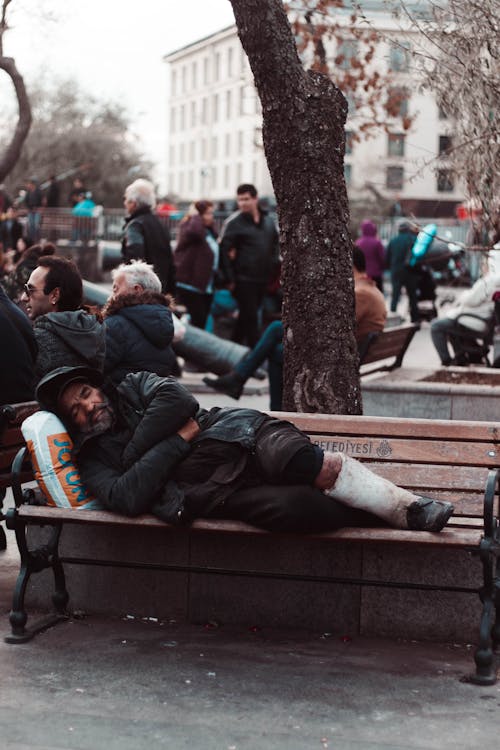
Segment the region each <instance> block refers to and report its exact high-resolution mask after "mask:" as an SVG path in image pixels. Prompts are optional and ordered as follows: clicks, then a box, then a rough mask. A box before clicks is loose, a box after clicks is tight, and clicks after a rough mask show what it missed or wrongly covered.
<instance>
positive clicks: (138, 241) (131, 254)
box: [122, 179, 175, 294]
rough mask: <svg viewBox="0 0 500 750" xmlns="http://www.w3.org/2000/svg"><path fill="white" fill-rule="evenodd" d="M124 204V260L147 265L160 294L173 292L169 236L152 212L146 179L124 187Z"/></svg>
mask: <svg viewBox="0 0 500 750" xmlns="http://www.w3.org/2000/svg"><path fill="white" fill-rule="evenodd" d="M123 202H124V205H125V208H126V210H127V216H126V218H125V229H124V234H123V239H122V256H123V260H124V261H125V262H126V263H128V262H130V261H131V260H133V259H137V260H144V261H146V262H147V263H150V264H151V265H152V266H153V268H154V270H155V272H156V273H157V274H158V276H159V278H160V281H161V287H162V292H163V293H169V294H174V293H175V267H174V262H173V258H172V250H171V247H170V233H169V231H168V229H167V227H165V226H164V225H163V224H162V223H161V222H160V220H159V219H158V217H157V216H155V214H154V213H153V210H154V208H155V206H156V198H155V191H154V187H153V184H152V183H151V182H149V180H143V179H138V180H134V182H132V183H131V184H130V185H128V187H127V188H125V195H124V197H123Z"/></svg>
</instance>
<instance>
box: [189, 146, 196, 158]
mask: <svg viewBox="0 0 500 750" xmlns="http://www.w3.org/2000/svg"><path fill="white" fill-rule="evenodd" d="M195 149H196V143H195V142H194V141H191V142H190V144H189V161H190V162H193V161H194V157H195V153H196V152H195Z"/></svg>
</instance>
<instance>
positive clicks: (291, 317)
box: [231, 0, 361, 414]
mask: <svg viewBox="0 0 500 750" xmlns="http://www.w3.org/2000/svg"><path fill="white" fill-rule="evenodd" d="M231 3H232V6H233V10H234V15H235V19H236V24H237V27H238V33H239V37H240V39H241V43H242V45H243V47H244V49H245V52H246V54H247V55H248V59H249V61H250V66H251V68H252V72H253V75H254V78H255V84H256V87H257V91H258V94H259V97H260V100H261V104H262V112H263V139H264V148H265V153H266V157H267V163H268V166H269V171H270V174H271V179H272V181H273V187H274V191H275V195H276V200H277V204H278V216H279V224H280V243H281V252H282V257H283V270H282V283H283V289H284V305H283V323H284V345H285V365H284V399H283V401H284V402H283V408H284V409H286V410H288V411H304V412H323V413H330V414H359V413H361V389H360V382H359V368H358V354H357V347H356V341H355V338H354V320H355V318H354V288H353V279H352V243H351V239H350V236H349V208H348V201H347V191H346V187H345V182H344V152H345V133H344V125H345V120H346V116H347V104H346V101H345V97H344V96H343V94H342V92H341V91H340V90H339V89H338V88H337V87H336V86H335V84H333V83H332V82H331V81H330V80H329V79H328V78H327V77H326V76H325V75H323V74H321V73H317V72H313V71H307V72H306V71H305V70H304V68H303V66H302V63H301V61H300V59H299V57H298V53H297V48H296V45H295V41H294V38H293V34H292V31H291V28H290V25H289V23H288V19H287V16H286V13H285V10H284V8H283V4H282V2H281V0H231Z"/></svg>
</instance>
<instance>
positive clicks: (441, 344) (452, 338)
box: [431, 318, 479, 365]
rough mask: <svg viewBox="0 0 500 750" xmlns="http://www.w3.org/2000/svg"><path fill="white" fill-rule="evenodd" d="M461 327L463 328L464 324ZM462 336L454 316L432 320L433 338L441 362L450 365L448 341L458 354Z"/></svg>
mask: <svg viewBox="0 0 500 750" xmlns="http://www.w3.org/2000/svg"><path fill="white" fill-rule="evenodd" d="M460 327H461V328H463V327H464V326H460ZM478 335H479V334H478ZM460 338H461V336H460V329H459V327H458V325H457V323H456V321H455V320H453V319H452V318H438V319H436V320H433V321H432V323H431V339H432V343H433V344H434V347H435V349H436V351H437V353H438V354H439V358H440V360H441V364H443V365H449V364H450V362H451V356H450V350H449V348H448V341H449V342H450V344H451V345H452V347H453V349H454V352H455V354H456V352H457V351H458V349H459V342H460Z"/></svg>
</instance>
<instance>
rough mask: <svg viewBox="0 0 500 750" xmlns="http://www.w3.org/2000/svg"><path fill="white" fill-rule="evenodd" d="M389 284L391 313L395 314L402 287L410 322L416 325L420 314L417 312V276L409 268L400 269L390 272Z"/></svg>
mask: <svg viewBox="0 0 500 750" xmlns="http://www.w3.org/2000/svg"><path fill="white" fill-rule="evenodd" d="M391 282H392V299H391V312H396V308H397V306H398V302H399V298H400V296H401V290H402V288H403V287H404V288H405V289H406V293H407V295H408V302H409V305H410V317H411V322H412V323H418V322H419V320H420V313H419V311H418V275H417V274H416V273H414V272H413V271H412V270H410V269H409V268H402V269H401V270H399V271H393V272H392V274H391Z"/></svg>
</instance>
